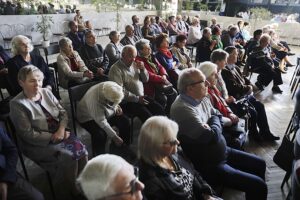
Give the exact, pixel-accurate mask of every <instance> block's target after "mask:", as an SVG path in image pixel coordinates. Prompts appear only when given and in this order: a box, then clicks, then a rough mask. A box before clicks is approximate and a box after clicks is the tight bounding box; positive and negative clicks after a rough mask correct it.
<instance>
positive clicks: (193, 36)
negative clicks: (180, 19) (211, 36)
mask: <svg viewBox="0 0 300 200" xmlns="http://www.w3.org/2000/svg"><path fill="white" fill-rule="evenodd" d="M201 37H202V33H201V27H200V23H199V18H198V17H193V19H192V25H191V26H190V28H189V32H188V37H187V44H189V45H193V46H197V42H198V41H199V40H200V39H201Z"/></svg>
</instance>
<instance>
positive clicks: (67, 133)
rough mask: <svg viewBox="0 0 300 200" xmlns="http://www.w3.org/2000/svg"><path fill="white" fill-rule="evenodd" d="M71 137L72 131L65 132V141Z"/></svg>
mask: <svg viewBox="0 0 300 200" xmlns="http://www.w3.org/2000/svg"><path fill="white" fill-rule="evenodd" d="M69 137H70V131H65V135H64V139H68V138H69Z"/></svg>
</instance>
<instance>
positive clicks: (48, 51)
mask: <svg viewBox="0 0 300 200" xmlns="http://www.w3.org/2000/svg"><path fill="white" fill-rule="evenodd" d="M44 52H45V57H46V62H47V65H49V60H48V56H49V55H54V54H58V53H59V52H60V49H59V45H58V44H54V45H50V46H49V47H46V48H44Z"/></svg>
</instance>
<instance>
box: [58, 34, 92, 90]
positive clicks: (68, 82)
mask: <svg viewBox="0 0 300 200" xmlns="http://www.w3.org/2000/svg"><path fill="white" fill-rule="evenodd" d="M58 44H59V48H60V54H59V55H58V56H57V66H58V78H59V84H60V86H61V87H63V88H65V89H67V88H68V87H72V86H75V85H78V84H80V83H83V82H87V81H90V80H91V79H92V78H93V77H94V74H93V72H91V71H90V70H89V69H88V68H87V67H86V66H85V64H84V62H83V60H82V59H81V57H80V56H79V54H78V52H77V51H75V50H73V46H72V41H71V40H70V39H69V38H66V37H65V38H62V39H61V40H60V41H59V43H58Z"/></svg>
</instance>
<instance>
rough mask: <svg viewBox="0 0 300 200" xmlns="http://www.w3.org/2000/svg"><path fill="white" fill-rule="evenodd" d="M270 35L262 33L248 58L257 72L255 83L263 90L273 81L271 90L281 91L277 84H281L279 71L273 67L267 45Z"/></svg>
mask: <svg viewBox="0 0 300 200" xmlns="http://www.w3.org/2000/svg"><path fill="white" fill-rule="evenodd" d="M270 40H271V38H270V36H269V35H266V34H263V35H262V36H261V38H260V40H259V46H258V47H255V48H254V49H253V51H252V52H250V55H249V58H248V59H250V63H251V67H253V69H254V70H255V71H256V72H257V73H258V74H259V75H258V77H257V82H256V83H255V85H256V86H257V87H258V88H259V89H260V90H263V89H264V87H266V86H268V85H269V84H270V82H271V81H273V87H272V91H273V92H274V93H282V90H281V89H280V88H279V86H278V85H281V84H282V83H283V82H282V77H281V71H280V69H279V68H278V67H275V65H274V62H273V59H272V58H271V55H270V51H269V48H268V46H269V45H270Z"/></svg>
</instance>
